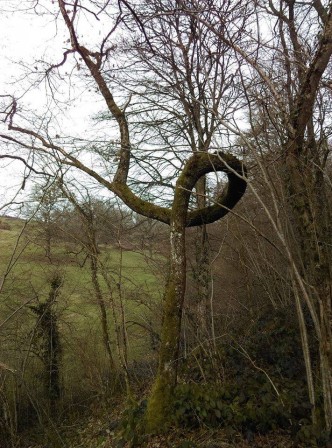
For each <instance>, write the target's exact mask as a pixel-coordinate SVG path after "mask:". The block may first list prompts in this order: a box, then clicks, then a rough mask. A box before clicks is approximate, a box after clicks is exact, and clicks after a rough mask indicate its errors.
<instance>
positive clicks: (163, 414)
mask: <svg viewBox="0 0 332 448" xmlns="http://www.w3.org/2000/svg"><path fill="white" fill-rule="evenodd" d="M172 389H173V388H172V387H171V386H170V384H169V382H168V381H167V379H166V378H165V377H163V376H161V375H160V376H159V375H158V377H157V379H156V381H155V383H154V385H153V388H152V391H151V394H150V398H149V400H148V405H147V410H146V424H145V432H146V433H147V434H154V433H160V432H163V431H165V430H166V429H167V428H168V427H169V425H170V423H171V416H172V415H173V413H172V409H173V407H174V398H173V390H172Z"/></svg>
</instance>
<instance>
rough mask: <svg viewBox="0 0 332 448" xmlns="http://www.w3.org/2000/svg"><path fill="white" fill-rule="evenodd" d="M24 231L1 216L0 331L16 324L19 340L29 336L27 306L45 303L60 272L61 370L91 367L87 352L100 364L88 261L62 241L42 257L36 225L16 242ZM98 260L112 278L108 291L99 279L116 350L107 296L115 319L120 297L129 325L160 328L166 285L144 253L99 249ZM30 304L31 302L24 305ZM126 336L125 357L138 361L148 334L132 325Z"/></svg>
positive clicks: (146, 348) (145, 349)
mask: <svg viewBox="0 0 332 448" xmlns="http://www.w3.org/2000/svg"><path fill="white" fill-rule="evenodd" d="M1 227H2V228H1ZM23 227H24V222H23V221H22V220H19V219H11V218H6V217H1V218H0V276H2V275H4V274H5V273H6V271H7V269H8V266H11V268H10V271H9V272H8V273H7V277H6V281H5V283H4V287H3V290H2V291H1V293H0V332H2V334H7V333H8V332H12V331H14V330H13V329H14V328H15V325H16V326H17V325H19V326H20V330H19V333H20V335H19V337H20V338H23V339H24V338H25V339H27V338H29V337H30V336H29V335H31V332H32V331H33V328H34V325H35V316H34V315H33V313H32V312H31V310H29V305H30V304H34V303H36V302H37V301H40V302H44V301H45V300H46V299H47V297H48V294H49V290H50V279H51V278H52V276H53V275H54V273H55V272H60V273H61V275H63V278H64V283H63V287H62V289H61V295H60V297H59V299H58V301H57V305H56V309H57V313H58V315H59V322H60V326H61V332H62V338H63V341H64V344H65V345H66V354H65V359H66V360H67V362H66V363H67V365H66V366H64V370H65V371H67V372H68V371H71V370H72V369H74V370H75V371H77V369H78V368H79V365H80V364H81V363H82V362H83V363H84V362H86V363H87V364H89V362H88V361H87V360H86V359H87V358H86V355H87V354H89V357H90V358H89V359H90V360H91V362H92V363H93V362H94V363H95V364H98V363H100V362H101V363H102V362H103V361H102V360H100V359H99V358H100V356H101V355H100V354H101V353H103V351H104V349H103V345H102V333H101V325H100V308H99V305H98V303H97V301H96V298H95V293H94V289H93V285H92V282H91V272H90V269H89V262H88V260H87V261H86V262H85V264H84V263H83V261H84V255H83V254H82V253H81V254H79V255H78V256H76V255H75V254H73V253H69V251H68V244H65V243H62V242H57V243H54V244H53V247H52V251H51V260H49V259H48V258H47V257H46V256H45V249H44V248H43V247H42V243H41V241H40V240H39V241H36V229H35V227H34V226H31V225H30V226H28V228H27V229H26V230H25V231H24V232H23V234H22V235H21V237H20V238H19V239H18V237H19V234H20V232H21V230H22V228H23ZM159 258H160V257H159ZM100 259H101V261H102V263H103V265H104V266H105V270H106V271H107V273H108V275H109V276H110V278H111V291H110V290H109V289H108V288H107V286H106V283H105V281H104V279H103V277H102V276H101V275H99V281H100V285H101V288H102V292H103V296H104V300H105V303H106V306H107V310H108V316H109V322H110V323H109V325H110V333H111V336H112V340H113V349H114V351H115V350H116V349H115V332H114V323H113V319H112V313H111V306H110V303H111V302H110V300H111V298H112V300H113V301H114V303H115V308H116V313H117V316H118V319H120V294H121V296H122V299H123V305H124V309H125V314H126V321H127V322H143V323H146V322H147V321H150V320H154V321H155V323H156V324H157V325H158V315H160V313H159V311H158V312H157V313H156V312H155V310H159V308H160V300H161V297H162V292H163V283H164V282H163V280H162V278H157V277H156V275H155V273H154V272H153V270H152V269H151V268H150V266H149V263H147V259H146V255H145V254H144V253H139V252H133V251H120V250H119V249H118V248H115V247H112V246H103V247H102V248H101V255H100ZM159 261H160V260H159ZM119 284H120V285H121V286H120V289H119V286H118V285H119ZM29 300H30V301H31V302H30V303H29V304H28V305H27V306H23V307H22V305H23V304H24V303H25V302H27V301H29ZM19 307H22V308H21V309H20V310H19V311H18V312H17V313H16V314H15V315H14V317H13V318H11V319H10V321H9V322H8V323H7V324H6V325H5V326H4V327H3V328H1V322H3V321H4V320H5V319H7V317H8V316H9V315H10V314H11V313H13V312H15V310H17V309H18V308H19ZM17 331H18V330H17ZM128 338H129V359H131V360H134V359H135V360H136V361H140V359H142V358H143V357H146V354H147V352H148V351H149V344H150V342H149V335H148V334H147V332H146V331H145V330H144V329H142V327H140V326H139V325H132V324H130V325H129V327H128ZM0 354H1V351H0ZM6 356H7V355H6ZM17 356H18V355H17ZM84 360H85V361H84ZM73 363H74V365H73ZM83 370H84V369H83ZM83 370H82V371H83ZM76 373H77V372H76Z"/></svg>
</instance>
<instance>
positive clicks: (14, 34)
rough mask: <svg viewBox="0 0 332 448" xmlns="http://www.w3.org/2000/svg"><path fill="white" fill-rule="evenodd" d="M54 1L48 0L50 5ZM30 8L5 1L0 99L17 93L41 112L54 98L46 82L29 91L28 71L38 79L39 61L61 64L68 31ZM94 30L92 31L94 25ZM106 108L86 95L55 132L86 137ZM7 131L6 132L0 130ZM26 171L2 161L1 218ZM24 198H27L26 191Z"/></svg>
mask: <svg viewBox="0 0 332 448" xmlns="http://www.w3.org/2000/svg"><path fill="white" fill-rule="evenodd" d="M52 3H53V2H51V0H49V4H50V7H52ZM46 4H47V2H46ZM29 5H31V3H30V2H29V1H27V0H0V53H1V70H0V95H3V94H12V95H14V96H15V97H16V98H20V100H19V103H20V104H24V106H25V107H26V108H29V109H33V110H36V111H38V114H40V113H41V111H42V110H44V108H45V106H46V104H47V101H48V102H49V101H50V99H49V98H48V100H47V98H46V96H45V91H44V84H42V85H41V86H40V87H39V88H37V89H32V90H29V87H30V84H31V80H34V77H33V76H31V77H30V78H29V79H27V78H26V77H25V74H26V71H27V69H28V70H29V69H31V68H32V71H35V72H36V76H35V79H37V77H38V71H41V70H42V64H38V62H37V63H36V61H38V60H42V59H44V60H48V61H52V62H57V63H58V62H60V61H61V59H62V54H63V51H64V50H65V48H66V40H67V38H68V33H67V30H65V29H64V28H61V21H58V22H59V23H57V24H56V23H55V21H54V17H52V16H50V15H48V14H44V15H40V16H38V15H36V14H35V13H33V12H31V11H24V8H25V6H29ZM13 9H14V12H13ZM89 28H90V30H91V27H89ZM90 30H89V31H90ZM66 89H67V90H66V91H65V92H64V93H65V94H66V95H69V94H70V95H71V97H73V95H74V96H75V95H77V93H78V92H79V93H80V92H81V90H82V86H79V90H77V88H76V89H75V85H74V86H73V85H72V86H71V90H70V91H69V88H68V86H67V87H66ZM102 104H103V103H102V101H101V100H99V101H98V100H97V99H96V96H94V97H93V100H92V97H91V95H89V94H88V92H85V95H82V96H81V97H80V98H78V99H77V100H76V103H75V104H73V105H72V106H73V107H72V108H71V109H69V108H67V109H66V110H63V111H62V112H61V113H58V116H57V117H56V119H55V120H54V129H55V130H54V133H55V134H57V133H59V134H60V135H63V134H67V135H73V134H76V135H77V134H78V135H79V134H81V135H82V136H84V137H85V136H87V135H88V134H89V128H90V126H89V125H88V122H89V116H91V115H92V114H95V113H96V112H97V111H99V110H101V109H102ZM74 106H75V107H74ZM65 114H67V120H65ZM66 123H70V125H68V124H67V125H66ZM5 129H6V128H1V132H3V131H4V130H5ZM1 162H2V163H1ZM23 171H24V166H23V164H21V163H18V162H10V163H9V162H8V161H6V162H3V161H0V173H1V175H0V215H1V214H2V213H4V211H3V210H1V207H2V205H3V203H4V202H7V201H9V200H10V199H11V198H12V197H13V196H14V195H15V194H16V192H17V190H18V189H19V188H20V187H21V185H22V173H23ZM28 186H29V185H28ZM22 194H23V196H24V195H25V194H26V191H23V192H22Z"/></svg>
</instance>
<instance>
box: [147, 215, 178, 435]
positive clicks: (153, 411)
mask: <svg viewBox="0 0 332 448" xmlns="http://www.w3.org/2000/svg"><path fill="white" fill-rule="evenodd" d="M174 215H175V216H174ZM173 216H174V218H173V220H172V223H171V226H170V242H171V255H170V274H169V279H168V283H167V286H166V291H165V298H164V316H163V326H162V332H161V343H160V352H159V366H158V372H157V376H156V379H155V381H154V385H153V388H152V391H151V394H150V398H149V401H148V408H147V416H146V417H147V428H146V429H147V432H153V431H155V430H157V429H158V428H162V427H164V426H165V424H167V422H168V421H169V418H170V416H171V408H172V399H173V391H174V387H175V385H176V380H177V369H178V360H179V342H180V335H181V331H180V330H181V318H182V308H183V300H184V293H185V283H186V253H185V218H186V215H185V210H182V211H181V210H179V211H178V215H176V213H174V214H173Z"/></svg>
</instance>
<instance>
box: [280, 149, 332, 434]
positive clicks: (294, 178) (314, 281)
mask: <svg viewBox="0 0 332 448" xmlns="http://www.w3.org/2000/svg"><path fill="white" fill-rule="evenodd" d="M292 145H293V148H292V146H291V145H289V147H290V148H292V149H293V150H292V151H289V154H288V156H287V158H286V168H287V175H288V178H287V187H288V197H289V203H290V206H291V210H292V216H293V218H294V229H295V230H294V234H295V236H296V238H297V240H298V242H299V266H300V269H299V271H300V272H301V274H302V276H303V278H304V280H305V283H306V285H308V296H309V297H310V298H311V301H312V305H313V308H312V309H314V310H315V311H316V313H317V317H318V318H317V322H318V325H316V335H317V338H318V341H319V358H320V373H321V387H322V392H323V399H324V414H325V426H326V429H327V432H328V433H330V432H331V428H332V398H331V397H332V331H331V323H332V310H331V300H332V294H331V266H332V254H331V229H330V211H329V203H328V200H327V195H326V192H325V188H324V179H323V175H322V169H321V168H320V167H319V166H317V161H315V160H314V159H313V158H310V154H308V153H306V154H305V156H304V154H302V156H300V155H299V154H300V152H299V151H297V147H296V142H292Z"/></svg>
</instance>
